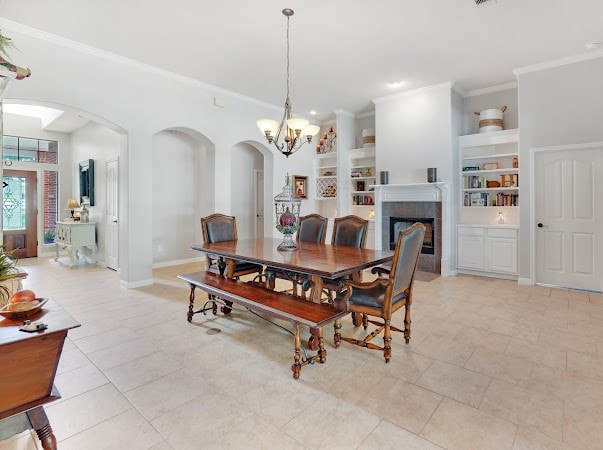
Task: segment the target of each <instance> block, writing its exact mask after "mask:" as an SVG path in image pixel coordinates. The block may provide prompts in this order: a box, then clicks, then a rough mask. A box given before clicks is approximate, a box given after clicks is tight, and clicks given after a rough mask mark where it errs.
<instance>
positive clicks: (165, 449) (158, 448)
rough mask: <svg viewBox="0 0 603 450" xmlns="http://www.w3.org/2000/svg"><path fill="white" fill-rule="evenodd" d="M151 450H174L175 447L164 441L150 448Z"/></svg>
mask: <svg viewBox="0 0 603 450" xmlns="http://www.w3.org/2000/svg"><path fill="white" fill-rule="evenodd" d="M149 450H174V447H172V446H171V445H170V444H168V443H167V442H166V441H162V442H160V443H159V444H157V445H153V446H152V447H150V448H149Z"/></svg>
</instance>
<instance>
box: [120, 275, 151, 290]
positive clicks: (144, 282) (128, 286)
mask: <svg viewBox="0 0 603 450" xmlns="http://www.w3.org/2000/svg"><path fill="white" fill-rule="evenodd" d="M119 283H120V284H121V287H123V288H126V289H136V288H139V287H144V286H151V285H152V284H153V279H152V278H149V279H147V280H141V281H132V282H127V281H124V280H120V281H119Z"/></svg>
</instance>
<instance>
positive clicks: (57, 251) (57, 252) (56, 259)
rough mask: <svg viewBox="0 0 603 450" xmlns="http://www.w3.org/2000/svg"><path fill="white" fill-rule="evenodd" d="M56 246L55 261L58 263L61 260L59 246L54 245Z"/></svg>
mask: <svg viewBox="0 0 603 450" xmlns="http://www.w3.org/2000/svg"><path fill="white" fill-rule="evenodd" d="M54 246H55V248H54V251H55V257H54V260H55V261H58V260H59V244H54Z"/></svg>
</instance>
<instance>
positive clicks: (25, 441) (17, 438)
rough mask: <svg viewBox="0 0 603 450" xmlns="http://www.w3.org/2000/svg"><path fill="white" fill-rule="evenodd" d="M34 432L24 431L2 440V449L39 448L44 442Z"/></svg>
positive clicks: (0, 444) (21, 449) (33, 449)
mask: <svg viewBox="0 0 603 450" xmlns="http://www.w3.org/2000/svg"><path fill="white" fill-rule="evenodd" d="M34 434H35V432H33V431H31V430H30V431H23V432H22V433H19V434H16V435H14V436H11V437H10V438H8V439H5V440H3V441H0V450H39V449H41V448H42V444H40V441H39V440H38V438H37V437H36V436H34Z"/></svg>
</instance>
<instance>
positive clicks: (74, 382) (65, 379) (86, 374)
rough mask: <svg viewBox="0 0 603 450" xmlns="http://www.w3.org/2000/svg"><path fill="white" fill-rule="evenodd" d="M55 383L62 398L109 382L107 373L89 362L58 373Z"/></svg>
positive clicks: (63, 399) (73, 395) (65, 398)
mask: <svg viewBox="0 0 603 450" xmlns="http://www.w3.org/2000/svg"><path fill="white" fill-rule="evenodd" d="M54 381H55V385H56V387H57V389H58V390H59V392H60V393H61V400H60V401H65V400H67V399H68V398H71V397H75V396H76V395H80V394H82V393H84V392H88V391H91V390H93V389H96V388H97V387H99V386H102V385H104V384H107V383H109V380H107V378H106V377H105V375H104V374H103V373H102V372H101V371H100V370H98V368H97V367H96V366H95V365H94V364H90V363H89V364H87V365H85V366H82V367H78V368H77V369H73V370H70V371H68V372H63V373H61V374H58V375H57V376H56V377H55V379H54Z"/></svg>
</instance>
